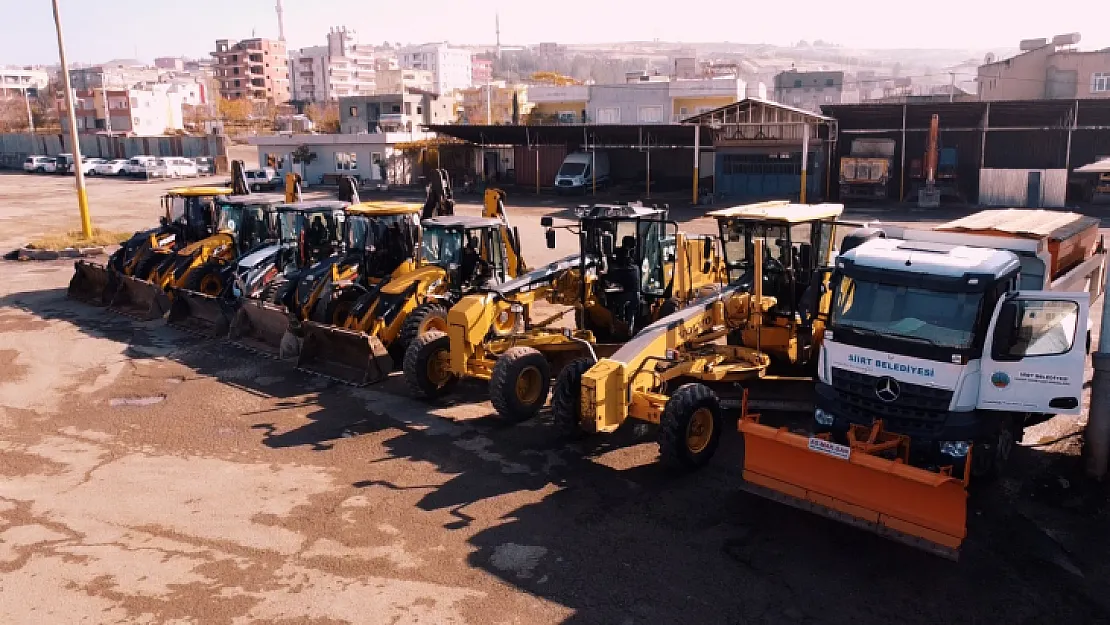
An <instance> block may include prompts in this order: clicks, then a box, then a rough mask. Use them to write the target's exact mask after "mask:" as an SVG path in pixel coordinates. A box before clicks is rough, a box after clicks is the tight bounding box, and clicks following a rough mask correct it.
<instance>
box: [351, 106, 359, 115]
mask: <svg viewBox="0 0 1110 625" xmlns="http://www.w3.org/2000/svg"><path fill="white" fill-rule="evenodd" d="M350 112H351V117H358V107H357V106H352V107H351V111H350Z"/></svg>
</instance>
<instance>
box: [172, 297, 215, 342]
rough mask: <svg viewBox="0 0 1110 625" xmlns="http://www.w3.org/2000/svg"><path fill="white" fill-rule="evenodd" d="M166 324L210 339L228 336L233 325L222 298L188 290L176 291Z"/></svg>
mask: <svg viewBox="0 0 1110 625" xmlns="http://www.w3.org/2000/svg"><path fill="white" fill-rule="evenodd" d="M166 323H169V324H170V325H172V326H174V327H176V328H180V329H182V330H185V331H186V332H191V333H193V334H199V335H201V336H206V337H209V338H216V337H220V336H227V331H228V327H229V326H230V325H231V321H230V319H229V315H228V313H227V311H225V310H224V305H223V303H222V302H221V301H220V298H218V297H213V296H211V295H205V294H204V293H198V292H196V291H189V290H187V289H174V290H173V302H172V303H171V304H170V313H169V314H168V315H166Z"/></svg>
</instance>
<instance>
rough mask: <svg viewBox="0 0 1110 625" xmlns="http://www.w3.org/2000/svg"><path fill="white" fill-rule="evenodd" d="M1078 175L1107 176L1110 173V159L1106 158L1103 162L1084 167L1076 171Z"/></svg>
mask: <svg viewBox="0 0 1110 625" xmlns="http://www.w3.org/2000/svg"><path fill="white" fill-rule="evenodd" d="M1075 171H1076V173H1080V174H1107V173H1110V158H1104V159H1102V160H1101V161H1095V162H1093V163H1091V164H1090V165H1084V166H1082V167H1077V168H1076V169H1075Z"/></svg>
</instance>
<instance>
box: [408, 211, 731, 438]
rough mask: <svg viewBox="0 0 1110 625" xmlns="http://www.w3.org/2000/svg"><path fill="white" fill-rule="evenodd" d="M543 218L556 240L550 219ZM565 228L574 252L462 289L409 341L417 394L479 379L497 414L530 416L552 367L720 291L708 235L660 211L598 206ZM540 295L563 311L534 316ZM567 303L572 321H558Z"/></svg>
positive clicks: (721, 274)
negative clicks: (436, 322) (684, 228)
mask: <svg viewBox="0 0 1110 625" xmlns="http://www.w3.org/2000/svg"><path fill="white" fill-rule="evenodd" d="M542 225H543V226H545V227H547V228H548V230H547V239H548V246H549V247H551V248H553V247H554V243H555V241H554V235H555V230H554V228H553V225H554V224H553V221H552V220H551V219H550V218H544V220H543V222H542ZM564 227H566V228H567V229H569V230H571V231H572V232H573V233H574V234H577V235H578V238H579V253H578V254H574V255H571V256H568V257H566V258H563V259H560V260H559V261H556V262H554V263H552V264H550V265H547V266H545V267H540V268H538V269H536V270H535V271H532V272H529V273H527V274H524V275H522V276H520V277H518V278H517V279H515V280H512V281H509V282H507V283H504V284H501V285H498V286H495V287H493V288H490V289H486V290H484V291H483V292H480V293H474V294H472V295H468V296H466V297H464V298H462V300H460V301H459V303H457V304H456V305H455V306H453V307H452V308H451V310H450V311H449V313H448V314H447V328H446V331H444V330H442V329H440V328H436V330H437V331H433V332H428V333H426V334H424V335H423V336H421V337H420V338H418V339H417V340H416V341H415V342H413V344H412V345H411V346H409V348H408V351H407V352H406V354H405V360H404V372H405V380H406V382H407V383H408V385H409V387H410V389H411V390H412V391H413V392H414V393H415V394H417V395H418V396H423V397H428V398H435V397H439V396H442V395H443V394H445V393H447V392H448V391H449V390H450V389H451V387H452V386H453V385H454V383H455V382H456V381H457V380H459V379H462V378H476V379H480V380H486V381H488V382H489V392H490V399H491V401H492V402H493V405H494V408H495V409H496V410H497V412H498V413H499V414H500V415H501V416H502V417H505V418H509V419H514V420H522V419H527V418H530V417H531V416H533V415H535V414H536V412H537V411H539V409H540V408H542V407H543V405H544V404H545V403H546V402H547V396H548V390H549V388H550V385H551V377H552V372H553V371H555V372H557V371H559V369H560V368H561V367H562V366H563V365H565V364H566V363H567V362H569V361H572V360H574V359H576V358H580V357H582V356H585V355H592V356H594V357H596V355H597V354H598V353H601V354H609V353H612V352H613V351H615V350H616V349H617V348H618V347H619V346H620V345H621V344H622V343H623V342H625V341H628V340H629V339H631V338H632V337H633V336H635V335H636V333H637V332H638V331H639V330H640V328H642V327H644V326H646V325H647V324H649V323H651V322H652V321H654V320H655V319H657V318H659V317H660V316H666V315H668V314H670V313H672V312H674V311H675V310H678V309H679V308H681V307H682V306H683V305H684V304H685V303H686V302H688V301H689V300H690V299H691V298H696V297H701V296H704V295H706V294H709V293H713V292H716V291H718V290H719V289H720V287H721V285H722V283H723V281H724V278H725V267H724V263H723V260H722V257H721V253H720V248H719V246H718V245H717V243H716V240H715V238H714V237H690V236H687V235H685V234H682V233H679V232H678V229H677V226H676V225H675V224H674V223H673V222H670V221H667V212H666V211H665V210H661V209H658V208H649V207H644V206H642V205H638V204H636V205H598V206H594V207H590V208H583V209H581V210H580V211H579V221H578V224H577V225H576V226H564ZM618 240H619V241H620V245H619V246H616V245H614V243H615V242H616V241H618ZM538 303H540V304H544V303H546V304H552V305H555V306H561V307H562V310H561V311H556V312H554V314H550V315H548V316H547V317H546V318H542V319H536V320H533V312H537V313H538V312H539V311H535V308H536V304H538ZM571 312H573V313H574V317H573V319H574V326H573V327H572V328H559V327H556V326H555V324H556V322H558V321H559V320H560V319H561V318H563V317H565V316H566V315H568V314H569V313H571Z"/></svg>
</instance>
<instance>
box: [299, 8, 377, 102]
mask: <svg viewBox="0 0 1110 625" xmlns="http://www.w3.org/2000/svg"><path fill="white" fill-rule="evenodd" d="M375 73H376V72H375V61H374V47H373V46H371V45H365V44H359V43H358V42H357V38H356V36H355V31H354V30H351V29H348V28H346V27H338V28H332V29H331V30H330V31H329V32H328V35H327V45H323V46H313V47H310V48H301V49H300V50H296V51H294V52H290V54H289V84H290V93H291V94H292V95H291V97H292V99H293V100H297V101H299V102H325V101H335V100H338V99H339V98H343V97H347V96H354V95H373V93H374V91H375Z"/></svg>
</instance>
